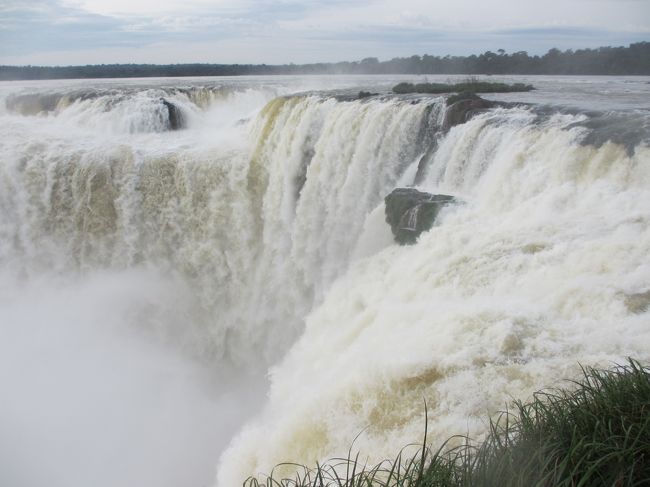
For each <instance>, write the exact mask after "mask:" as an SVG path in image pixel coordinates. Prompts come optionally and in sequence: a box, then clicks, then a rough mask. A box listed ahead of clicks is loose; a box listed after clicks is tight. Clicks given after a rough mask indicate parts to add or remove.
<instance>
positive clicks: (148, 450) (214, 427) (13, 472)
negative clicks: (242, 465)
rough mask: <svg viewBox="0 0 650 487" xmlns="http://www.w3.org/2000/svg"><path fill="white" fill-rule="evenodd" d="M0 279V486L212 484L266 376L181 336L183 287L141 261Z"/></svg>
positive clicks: (185, 327) (186, 304) (191, 330)
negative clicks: (120, 267)
mask: <svg viewBox="0 0 650 487" xmlns="http://www.w3.org/2000/svg"><path fill="white" fill-rule="evenodd" d="M0 285H1V286H2V293H1V294H0V295H2V296H3V300H2V301H3V302H2V305H1V306H0V384H2V398H3V399H2V401H0V418H2V421H0V472H1V474H0V480H1V482H0V483H2V485H6V486H12V487H32V486H37V485H49V486H52V487H58V486H61V487H63V486H71V485H78V486H81V485H93V486H96V487H114V486H123V487H136V486H140V487H141V486H158V487H172V486H180V485H192V486H205V485H211V483H212V481H213V478H214V475H215V459H216V458H217V457H218V456H219V453H220V452H221V450H223V448H224V447H225V445H226V444H227V442H228V441H229V439H230V438H231V437H232V435H233V434H234V432H235V431H236V430H237V428H238V427H239V426H240V425H241V423H242V422H243V420H244V419H245V418H247V417H248V416H249V415H250V414H251V413H252V412H253V411H255V409H256V408H257V405H258V404H259V403H260V399H261V398H262V397H263V395H264V389H265V385H264V381H263V379H259V378H253V377H252V376H251V375H250V374H245V373H242V372H238V371H236V370H234V369H232V368H228V367H226V366H224V365H222V364H220V363H219V361H217V360H215V359H210V358H208V357H205V356H203V357H201V356H200V354H198V353H197V352H198V351H197V350H196V348H194V347H193V346H192V345H190V344H191V343H194V342H196V339H197V338H198V337H197V336H194V337H192V336H188V334H200V331H199V330H197V328H196V327H193V326H192V323H189V322H188V319H189V318H188V316H189V314H190V313H189V311H190V309H189V308H190V307H191V304H192V302H191V293H189V292H188V289H184V288H183V286H182V285H180V284H179V283H175V282H173V281H172V280H171V279H167V278H165V277H164V276H162V275H160V274H159V273H155V272H152V271H147V270H144V269H134V270H129V271H122V272H110V273H109V272H94V273H91V274H88V275H84V276H66V277H62V276H58V277H52V276H49V277H40V278H37V279H30V280H28V281H23V282H17V281H16V280H15V279H14V278H12V277H10V276H7V275H3V276H2V277H1V278H0Z"/></svg>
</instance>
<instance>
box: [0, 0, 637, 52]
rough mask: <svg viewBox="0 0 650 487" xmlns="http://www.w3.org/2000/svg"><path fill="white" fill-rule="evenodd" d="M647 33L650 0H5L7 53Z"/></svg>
mask: <svg viewBox="0 0 650 487" xmlns="http://www.w3.org/2000/svg"><path fill="white" fill-rule="evenodd" d="M642 40H650V0H363V1H361V0H358V1H355V0H348V1H343V0H328V1H326V0H0V64H34V65H36V64H43V65H57V64H59V65H69V64H100V63H131V62H133V63H185V62H209V63H267V64H278V63H289V62H294V63H307V62H318V61H351V60H359V59H362V58H364V57H369V56H373V57H378V58H379V59H381V60H385V59H390V58H392V57H396V56H410V55H413V54H425V53H427V54H434V55H446V54H452V55H464V54H477V53H481V52H485V51H486V50H492V51H496V50H497V49H505V50H506V51H508V52H514V51H528V52H529V53H531V54H541V53H544V52H546V51H547V50H548V49H550V48H551V47H558V48H560V49H568V48H573V49H575V48H582V47H598V46H603V45H627V44H629V43H631V42H638V41H642Z"/></svg>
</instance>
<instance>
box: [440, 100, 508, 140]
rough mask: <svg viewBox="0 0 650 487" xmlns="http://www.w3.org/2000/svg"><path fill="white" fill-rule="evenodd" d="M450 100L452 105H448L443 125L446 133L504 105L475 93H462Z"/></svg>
mask: <svg viewBox="0 0 650 487" xmlns="http://www.w3.org/2000/svg"><path fill="white" fill-rule="evenodd" d="M449 100H450V101H451V102H452V103H448V106H447V111H446V112H445V119H444V121H443V123H442V130H443V131H444V132H446V131H447V130H449V129H450V128H452V127H455V126H456V125H460V124H462V123H465V122H467V121H468V120H469V119H470V118H472V117H473V116H474V115H476V114H477V113H480V112H482V111H484V110H488V109H490V108H494V107H496V106H502V105H503V104H501V103H499V102H496V101H490V100H485V99H484V98H481V97H480V96H478V95H476V94H474V93H462V94H460V95H455V96H453V97H450V99H449Z"/></svg>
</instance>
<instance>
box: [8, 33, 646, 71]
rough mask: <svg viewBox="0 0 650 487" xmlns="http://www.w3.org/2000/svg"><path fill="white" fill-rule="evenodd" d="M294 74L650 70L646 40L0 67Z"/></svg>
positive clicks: (15, 69) (14, 68) (15, 68)
mask: <svg viewBox="0 0 650 487" xmlns="http://www.w3.org/2000/svg"><path fill="white" fill-rule="evenodd" d="M278 74H285V75H298V74H467V75H475V74H532V75H534V74H549V75H552V74H555V75H557V74H565V75H650V42H645V41H644V42H637V43H633V44H630V45H629V46H627V47H609V46H608V47H599V48H596V49H578V50H575V51H574V50H572V49H568V50H566V51H561V50H559V49H556V48H553V49H550V50H549V51H548V52H547V53H546V54H544V55H542V56H537V55H534V56H531V55H529V54H528V53H527V52H526V51H518V52H514V53H510V54H508V53H506V52H505V51H504V50H503V49H499V50H498V51H497V52H492V51H486V52H484V53H483V54H479V55H471V56H449V55H447V56H444V57H440V56H432V55H429V54H425V55H423V56H418V55H414V56H411V57H405V58H393V59H390V60H388V61H379V59H377V58H374V57H369V58H365V59H363V60H361V61H353V62H338V63H313V64H293V63H292V64H282V65H267V64H200V63H194V64H164V65H161V64H95V65H86V66H0V80H5V81H6V80H38V79H74V78H140V77H143V78H145V77H176V76H243V75H278Z"/></svg>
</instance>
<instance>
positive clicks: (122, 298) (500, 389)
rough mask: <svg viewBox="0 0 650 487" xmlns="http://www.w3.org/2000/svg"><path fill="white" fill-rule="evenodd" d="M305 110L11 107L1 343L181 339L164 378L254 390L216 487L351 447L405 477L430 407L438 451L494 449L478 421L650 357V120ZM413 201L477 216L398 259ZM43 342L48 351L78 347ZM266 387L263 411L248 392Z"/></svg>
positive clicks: (73, 102) (252, 102) (49, 95)
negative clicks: (398, 467)
mask: <svg viewBox="0 0 650 487" xmlns="http://www.w3.org/2000/svg"><path fill="white" fill-rule="evenodd" d="M289 91H291V90H288V89H287V90H284V91H283V89H280V88H278V87H274V88H272V89H271V88H268V87H263V86H262V87H260V86H257V87H255V86H253V87H245V86H244V87H242V86H239V85H238V86H235V85H234V84H233V86H230V85H227V84H225V83H223V84H220V85H218V86H198V87H197V86H195V85H192V86H188V87H181V88H178V87H167V86H158V85H156V86H145V87H141V86H138V85H137V84H134V85H133V86H131V85H129V86H122V87H120V86H117V85H116V86H113V85H107V86H101V87H96V88H84V89H79V88H75V89H68V90H65V89H58V88H57V89H55V88H52V89H50V90H47V91H44V90H41V91H38V90H37V91H34V90H32V91H30V90H23V91H18V92H15V93H14V92H12V93H11V94H9V95H7V94H5V95H3V96H4V105H5V107H4V108H3V110H4V111H2V112H0V118H2V120H3V121H4V122H5V123H4V124H3V127H2V129H1V130H2V133H3V136H2V137H0V266H1V269H2V270H1V271H0V303H3V302H4V303H6V304H7V306H6V307H5V308H0V311H2V312H4V313H5V314H4V316H5V317H8V318H7V320H9V321H7V322H6V323H8V324H5V325H4V326H5V328H2V326H0V332H2V333H5V338H7V337H10V338H13V337H14V336H19V335H18V333H19V331H20V327H21V326H25V327H29V326H31V325H29V323H30V320H31V317H32V316H33V315H32V313H36V312H37V310H29V309H28V308H29V303H30V302H31V301H32V300H33V301H34V302H37V303H40V304H39V306H43V307H44V309H45V310H50V311H51V312H52V313H59V312H61V313H63V312H62V311H61V309H63V308H64V307H63V305H62V304H61V303H70V304H69V306H70V307H71V309H72V310H76V311H74V313H73V314H74V316H73V317H72V318H70V320H68V318H69V317H68V314H66V313H67V311H66V312H65V313H63V314H62V316H63V318H60V319H59V318H56V319H54V318H52V323H53V325H52V326H54V327H56V326H61V327H67V326H68V325H67V322H68V321H71V322H75V323H76V321H74V320H77V321H78V322H79V323H81V324H79V325H75V326H74V327H72V328H71V330H72V331H70V330H68V332H66V333H70V336H76V335H75V334H76V333H77V332H78V333H81V335H82V336H86V334H88V336H90V335H91V334H92V333H91V332H90V331H88V330H89V329H90V330H92V327H90V328H87V327H85V324H86V323H92V326H94V327H103V326H105V327H109V328H111V327H115V328H116V329H119V330H120V331H119V333H126V334H127V336H129V337H130V336H131V334H132V333H136V334H137V336H138V337H139V338H138V339H137V340H141V339H144V340H145V341H147V340H148V341H151V342H152V343H154V342H156V340H158V339H159V338H162V342H163V343H164V344H165V345H164V347H166V348H165V350H166V352H165V353H164V354H160V353H158V352H155V353H153V352H152V356H155V357H157V358H156V359H155V360H159V359H160V360H167V359H162V358H161V357H164V356H166V354H167V353H168V352H167V350H171V349H174V347H176V348H181V349H182V350H183V354H187V355H189V356H191V357H193V359H192V360H194V359H196V360H198V361H199V363H202V364H208V366H209V367H211V368H216V369H218V370H219V371H220V372H219V377H220V379H219V381H222V380H223V381H225V382H223V383H228V384H229V385H228V387H229V389H228V390H229V391H231V390H234V391H236V392H234V393H233V394H235V396H233V397H235V399H228V400H225V399H224V401H225V403H227V405H226V406H223V408H224V409H223V411H222V410H220V409H219V410H216V411H215V414H216V415H219V414H222V412H224V411H225V412H227V413H228V414H232V415H233V417H236V418H237V419H236V420H233V421H239V422H243V421H244V420H245V419H246V417H248V416H249V415H251V414H253V413H256V415H255V417H254V418H253V419H250V420H248V421H247V422H246V424H245V425H244V426H243V427H242V428H241V430H240V431H239V433H238V434H237V436H236V437H235V438H234V439H233V441H232V442H230V443H229V446H228V448H227V449H226V450H225V452H224V453H223V455H222V456H221V459H220V460H219V468H218V480H217V485H219V486H220V487H229V486H232V485H239V484H240V483H241V481H242V480H243V479H245V478H246V477H247V476H249V475H251V474H257V473H259V472H269V471H270V470H271V469H272V468H273V467H274V466H275V465H276V464H277V463H280V462H298V463H305V464H314V463H315V462H316V461H323V460H326V459H328V458H332V457H337V456H339V457H340V456H345V455H346V454H347V452H348V450H349V448H350V445H352V443H353V441H354V440H355V438H357V436H358V438H357V439H356V442H355V443H354V449H355V450H357V449H358V450H359V451H361V452H362V454H363V455H365V457H367V458H368V461H369V462H375V461H380V460H382V459H383V458H385V457H393V456H394V455H395V454H396V453H397V452H398V451H399V449H400V448H401V447H403V446H404V445H406V444H409V443H413V442H418V441H421V439H422V438H421V435H422V432H423V425H424V406H423V404H424V401H426V404H427V407H428V410H429V413H428V414H429V421H430V423H429V434H430V438H429V439H428V442H429V444H432V445H438V444H440V442H442V441H444V440H446V439H447V438H448V437H449V436H451V435H455V434H461V435H463V434H467V435H470V436H473V437H477V438H480V435H481V434H483V433H484V431H485V428H486V426H487V425H486V424H485V422H484V418H486V417H489V416H490V415H493V414H495V413H496V412H497V411H499V410H503V409H505V408H506V407H507V405H508V402H509V401H510V400H512V399H513V398H520V399H525V398H527V397H529V396H530V395H531V394H532V393H533V392H534V391H536V390H538V389H540V388H542V387H545V386H557V385H559V384H558V382H557V380H558V379H559V378H563V377H571V376H574V375H575V373H576V371H577V370H578V364H579V363H580V364H582V365H607V364H609V363H611V362H622V361H624V360H625V358H626V357H627V356H633V357H635V358H637V359H640V360H648V359H650V351H649V350H648V347H647V345H648V343H650V327H648V313H647V309H648V304H650V303H649V302H648V291H649V290H650V265H649V264H648V263H647V256H648V255H650V148H649V145H648V132H647V130H646V128H647V114H643V113H640V112H636V113H634V114H632V115H633V116H632V115H630V117H628V118H626V116H625V114H623V115H621V113H616V114H607V113H601V114H593V113H586V112H580V111H578V110H564V109H563V110H560V109H552V108H544V107H536V106H533V105H518V104H507V105H506V104H502V105H501V106H498V107H496V108H491V109H489V110H482V111H479V112H478V113H474V114H471V115H473V116H471V117H468V118H469V120H468V121H466V122H465V123H461V124H459V125H455V126H453V127H449V126H448V125H445V124H444V120H445V111H446V110H447V107H446V102H445V99H444V98H443V97H427V96H408V95H407V96H395V95H389V94H386V93H380V94H378V95H373V96H370V97H366V98H363V99H357V97H356V96H355V95H354V94H350V93H348V92H346V93H343V94H341V93H328V92H318V91H311V92H301V93H297V94H296V93H293V94H290V95H289V94H287V93H286V92H289ZM1 94H2V93H0V95H1ZM166 104H171V105H173V107H174V110H177V112H174V113H176V115H174V116H178V117H180V118H179V120H181V121H182V123H180V124H177V126H173V125H174V124H173V123H172V118H171V117H172V111H171V109H170V108H169V106H168V105H166ZM639 120H641V122H639ZM610 122H611V124H610ZM626 124H627V125H633V127H632V126H630V127H628V128H629V130H618V129H620V128H625V127H627V125H626ZM612 126H614V127H616V128H617V130H615V131H612V130H611V127H612ZM172 129H174V130H172ZM614 132H615V133H614ZM404 186H415V187H417V189H419V190H421V191H426V192H429V193H431V194H445V195H452V196H453V197H454V198H456V199H458V201H462V204H454V205H448V206H445V207H444V208H442V209H441V210H440V212H439V213H438V215H437V217H436V220H435V224H434V226H433V228H431V229H430V230H429V231H427V232H424V233H423V234H421V235H420V236H419V238H418V240H417V242H416V243H415V244H414V245H412V246H400V245H398V244H396V243H395V242H394V241H393V239H392V235H391V234H390V228H389V227H388V225H387V224H386V222H385V216H384V198H385V197H386V195H387V194H389V193H390V192H391V191H392V190H393V189H394V188H396V187H404ZM413 213H414V214H413V215H410V216H412V217H417V214H416V213H417V208H416V209H415V210H413ZM408 217H409V215H407V217H406V218H407V219H408ZM405 221H406V220H405ZM22 289H27V291H21V290H22ZM77 299H78V301H77ZM16 303H18V304H16ZM92 303H98V304H96V305H95V304H92ZM66 309H67V308H66ZM3 310H6V311H3ZM26 310H27V311H26ZM97 310H99V311H97ZM50 311H47V312H48V313H49V312H50ZM77 312H78V313H77ZM75 313H76V314H75ZM111 313H117V315H116V316H117V318H113V317H112V316H113V315H112V314H111ZM77 315H79V316H77ZM104 315H106V316H104ZM1 316H3V315H1V314H0V317H1ZM12 320H13V321H12ZM34 320H37V318H34ZM38 320H41V321H42V322H47V320H46V319H44V318H41V317H40V315H39V318H38ZM66 320H68V321H66ZM41 321H39V323H41ZM116 323H117V324H116ZM82 324H84V326H82ZM12 327H13V328H12ZM37 328H38V329H37V331H33V333H34V335H35V336H37V337H38V338H37V339H36V340H35V342H36V343H38V344H39V346H41V347H44V349H47V343H49V342H48V341H47V340H44V339H43V338H42V337H43V336H49V335H48V334H52V335H51V336H54V337H56V336H57V334H58V332H57V331H56V329H49V328H46V327H45V328H44V327H43V326H42V324H40V325H39V327H37ZM131 328H133V329H135V330H136V331H135V332H133V331H132V330H131ZM46 329H47V330H48V331H47V332H45V331H44V330H46ZM111 329H112V328H111ZM124 329H128V330H131V331H124ZM3 330H4V331H3ZM30 333H31V332H30ZM43 333H45V335H43ZM106 333H108V332H106ZM108 335H110V336H108ZM108 335H106V336H105V334H104V332H101V333H100V332H98V333H97V336H98V337H102V338H101V340H99V342H100V343H105V342H106V343H109V344H112V343H113V341H114V340H115V338H114V337H113V335H111V334H110V333H109V334H108ZM120 336H121V335H120ZM143 337H144V338H143ZM94 340H95V339H93V340H92V343H95V341H94ZM118 341H119V340H118ZM27 342H28V340H25V341H20V340H17V342H16V343H22V344H23V345H21V346H23V347H26V348H27V349H29V346H28V345H27V344H25V343H27ZM54 342H56V340H54ZM7 343H13V342H12V341H11V340H10V341H9V342H7ZM74 343H76V342H74ZM80 343H85V342H83V340H81V342H80ZM116 343H117V342H116ZM120 343H121V342H120ZM138 343H139V342H138ZM179 344H180V345H179ZM67 346H68V345H66V347H67ZM75 346H76V345H75ZM110 346H111V347H112V348H111V349H110V350H111V352H110V353H108V352H106V351H105V350H104V349H102V350H104V351H103V352H101V353H99V352H98V356H99V357H105V356H106V357H108V356H113V355H112V354H113V353H116V354H119V353H120V352H119V350H121V348H120V347H121V345H119V344H116V345H115V346H114V347H113V345H110ZM138 347H139V346H138ZM138 347H135V348H133V350H132V352H129V353H132V355H129V356H128V360H127V362H128V363H131V362H130V361H134V363H136V362H137V360H136V359H135V358H134V357H138V356H140V355H141V354H142V355H144V356H148V355H147V354H149V353H150V352H149V351H147V350H149V348H148V347H149V345H146V346H145V345H143V346H142V347H141V348H138ZM170 347H171V348H170ZM17 349H18V350H19V349H20V347H18V348H17ZM81 349H83V346H82V345H79V346H78V347H77V352H75V353H79V352H78V350H81ZM93 349H94V348H93ZM30 350H31V349H30ZM66 350H67V349H66ZM169 353H171V352H169ZM7 356H9V357H11V356H12V355H7ZM6 360H8V362H7V363H6V364H5V365H6V369H7V370H9V369H10V368H11V367H15V364H14V363H13V362H11V360H10V359H6ZM15 360H18V358H15ZM152 360H153V359H152ZM0 363H2V362H0ZM21 363H22V362H21ZM75 363H76V362H75ZM164 363H166V362H164ZM192 363H194V362H192ZM81 366H83V365H81ZM177 366H178V367H179V370H185V369H184V368H183V367H184V366H183V365H178V364H177V365H173V366H172V365H170V367H172V368H174V367H177ZM192 367H194V366H192ZM269 367H270V368H269ZM136 368H137V367H136ZM65 370H66V371H67V370H74V366H71V367H70V369H67V368H66V369H65ZM120 370H121V369H120ZM138 370H139V369H138ZM147 370H148V369H147ZM191 370H192V371H193V370H194V369H193V368H192V369H191ZM267 371H268V376H269V380H270V386H269V390H268V397H267V399H266V400H264V399H262V396H263V395H264V386H259V385H258V384H257V383H256V382H255V381H252V382H250V383H249V378H250V376H249V375H247V374H253V376H255V377H256V380H257V379H259V377H260V376H264V375H265V374H267ZM147 374H149V372H147ZM193 374H194V372H188V376H192V377H193ZM73 375H74V374H73ZM135 375H137V374H135ZM142 380H143V383H147V382H146V381H148V380H149V379H147V378H145V379H142ZM172 380H176V381H178V383H182V382H183V381H182V380H181V379H172ZM193 380H194V379H192V380H191V381H190V385H191V384H193V383H194V382H192V381H193ZM217 382H218V381H217ZM156 383H157V382H156ZM176 383H177V382H174V384H176ZM221 383H222V382H219V384H221ZM138 384H139V383H138ZM233 384H234V385H233ZM249 384H251V385H249ZM252 384H255V385H252ZM73 386H74V384H73V385H71V386H70V388H69V389H70V390H77V389H78V388H76V387H73ZM136 389H142V387H140V385H138V386H134V387H133V390H136ZM145 389H146V387H145ZM181 389H182V388H181ZM189 389H191V387H190V386H189V385H188V391H185V389H183V391H184V392H183V394H187V395H189V396H190V397H193V396H192V394H195V392H192V391H189ZM197 389H201V387H198V386H197ZM217 389H218V386H217ZM253 389H254V390H255V393H252V392H251V391H252V390H253ZM242 391H244V392H242ZM201 397H202V396H201ZM197 401H203V399H197ZM253 403H259V404H255V407H253ZM201 404H204V403H203V402H201ZM220 404H221V403H220ZM204 405H205V404H204ZM239 406H241V408H242V412H241V414H240V413H239V411H237V414H234V412H233V410H235V409H237V408H238V407H239ZM257 406H259V407H257ZM202 407H203V406H202ZM206 407H207V406H206ZM218 407H222V406H218ZM19 409H20V408H19ZM244 410H245V411H244ZM0 412H2V410H1V408H0ZM204 412H205V409H202V412H201V413H200V414H199V415H198V416H197V417H204V416H202V414H204ZM244 413H245V414H244ZM224 414H225V413H224ZM224 417H226V416H224ZM237 426H239V423H237ZM224 431H225V430H224ZM228 431H229V432H228V433H223V434H222V435H224V437H223V438H222V440H221V441H222V444H221V446H220V447H219V448H221V449H223V448H225V445H226V444H227V443H228V442H229V440H230V436H229V435H232V434H233V432H232V431H230V430H228ZM359 433H361V434H360V435H359ZM0 451H2V444H1V443H0ZM218 451H219V450H216V451H215V455H216V453H217V452H218ZM365 457H364V459H365ZM214 460H215V462H216V460H217V459H216V458H215V459H214Z"/></svg>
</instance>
